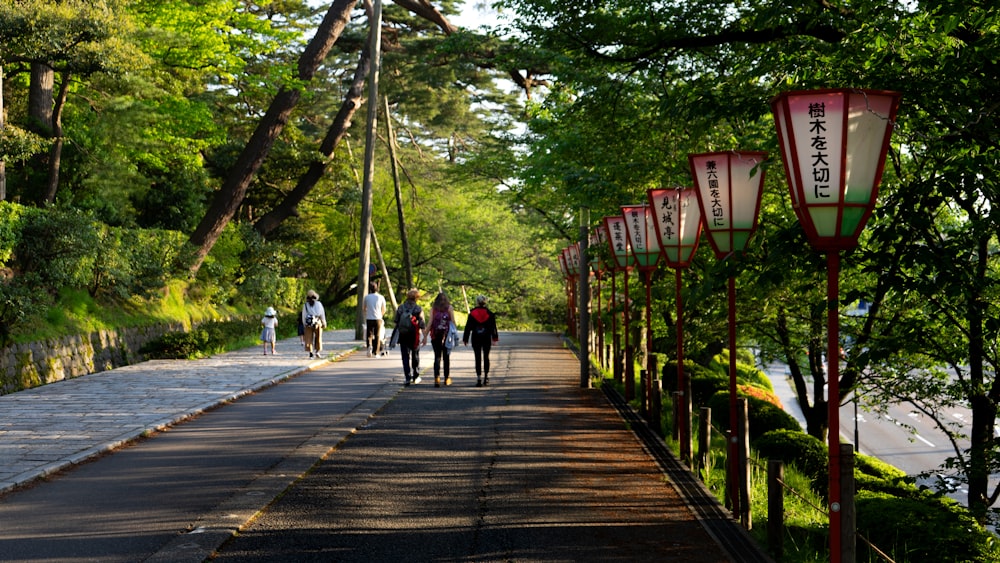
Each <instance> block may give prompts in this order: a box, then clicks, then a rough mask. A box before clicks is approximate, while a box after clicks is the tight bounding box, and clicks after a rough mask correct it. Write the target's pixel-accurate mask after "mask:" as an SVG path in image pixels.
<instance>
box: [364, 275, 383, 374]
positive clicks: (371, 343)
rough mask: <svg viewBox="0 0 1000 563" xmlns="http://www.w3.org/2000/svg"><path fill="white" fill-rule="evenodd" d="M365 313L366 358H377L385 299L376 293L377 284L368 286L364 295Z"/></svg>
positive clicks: (373, 283) (379, 349) (380, 341)
mask: <svg viewBox="0 0 1000 563" xmlns="http://www.w3.org/2000/svg"><path fill="white" fill-rule="evenodd" d="M363 309H364V313H365V328H366V329H367V335H366V339H365V342H366V344H367V346H368V357H369V358H371V357H372V356H375V357H378V355H379V353H380V352H381V351H382V350H381V348H382V334H384V333H383V332H382V331H383V328H382V327H383V326H384V324H383V323H384V319H383V317H385V297H382V294H380V293H379V292H378V282H371V283H370V284H368V295H365V300H364V303H363Z"/></svg>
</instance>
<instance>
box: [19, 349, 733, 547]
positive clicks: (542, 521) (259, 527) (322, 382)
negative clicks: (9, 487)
mask: <svg viewBox="0 0 1000 563" xmlns="http://www.w3.org/2000/svg"><path fill="white" fill-rule="evenodd" d="M421 356H422V365H424V366H425V367H427V368H429V367H430V363H431V358H432V354H431V353H430V350H429V348H425V349H424V351H423V353H422V354H421ZM493 360H494V368H493V371H492V372H491V381H492V382H493V385H491V386H490V387H488V388H477V387H475V385H474V383H475V378H474V375H473V369H472V354H471V351H469V350H468V349H464V348H463V349H460V350H458V351H457V352H455V353H454V355H453V357H452V370H453V379H454V381H455V383H454V385H452V386H450V387H442V388H434V387H433V383H432V377H431V376H430V372H429V371H428V373H427V374H426V375H425V382H424V383H423V384H421V385H417V386H410V387H405V388H403V387H401V386H400V383H401V381H402V374H401V366H400V362H399V357H398V352H395V353H393V354H392V355H391V356H390V357H388V358H366V357H364V355H363V354H355V355H353V356H351V357H349V358H347V359H346V360H343V361H339V362H336V363H333V364H330V365H328V366H325V367H322V368H320V369H318V370H315V371H312V372H309V373H306V374H303V375H300V376H297V377H295V378H293V379H290V380H287V381H285V382H283V383H281V384H279V385H275V386H273V387H270V388H267V389H265V390H263V391H260V392H257V393H255V394H252V395H249V396H246V397H244V398H242V399H240V400H238V401H235V402H233V403H231V404H229V405H226V406H224V407H222V408H218V409H214V410H211V411H209V412H206V413H205V414H203V415H201V416H199V417H197V418H194V419H192V420H189V421H187V422H185V423H183V424H179V425H177V426H175V427H172V428H171V429H169V430H168V431H165V432H161V433H157V434H155V435H153V436H152V437H150V438H148V439H143V440H140V441H139V442H137V443H136V444H134V445H131V446H130V447H126V448H123V449H120V450H118V451H115V452H113V453H111V454H108V455H105V456H103V457H101V458H100V459H97V460H94V461H92V462H89V463H85V464H82V465H79V466H76V467H74V468H72V469H71V470H68V471H65V472H63V473H60V474H56V475H54V476H51V477H50V478H48V479H46V480H45V481H42V482H39V483H37V484H35V485H33V486H31V487H29V488H27V489H23V490H18V491H15V492H12V493H9V494H7V495H5V496H4V497H3V498H0V560H3V561H31V562H39V563H41V562H69V561H72V562H81V561H101V562H118V561H150V562H159V561H169V562H182V561H192V562H193V561H202V560H204V559H206V558H207V557H209V556H212V554H213V552H216V553H215V555H214V558H215V559H216V560H219V561H362V560H363V561H369V562H372V561H398V560H401V559H408V560H413V561H512V560H517V561H602V562H603V561H654V560H655V561H662V560H664V559H667V560H672V561H683V562H689V563H703V562H721V561H729V560H730V559H729V557H727V556H726V555H725V554H724V553H723V552H722V550H721V549H720V548H719V547H718V545H717V544H716V543H715V542H714V541H713V540H712V538H711V537H710V536H709V535H708V533H707V532H706V531H705V530H704V528H703V527H702V526H701V525H700V524H699V523H698V521H697V520H696V518H695V517H694V516H693V513H692V512H691V511H690V509H689V508H688V506H687V504H686V503H685V500H684V499H683V498H682V497H681V496H680V495H679V494H678V493H677V491H676V490H675V489H674V488H673V487H672V486H671V485H670V484H669V483H667V482H666V479H665V478H664V475H663V472H662V471H661V470H660V469H659V467H658V466H657V465H656V464H655V463H654V462H653V460H652V459H651V458H650V457H649V455H648V454H647V453H646V451H645V450H643V448H642V446H641V444H640V443H639V442H638V441H637V439H636V438H635V436H634V435H633V434H632V432H630V431H629V430H628V429H627V428H626V427H625V424H623V421H622V420H621V418H620V417H619V416H618V415H617V413H616V412H615V411H614V409H613V408H612V407H610V406H609V405H608V403H607V402H606V400H605V399H604V397H603V395H602V394H601V392H600V391H597V390H581V389H579V387H578V385H579V379H578V378H579V364H578V362H577V361H576V359H575V356H573V355H572V354H571V353H570V352H569V351H567V350H565V349H564V348H563V346H562V341H561V340H560V339H559V338H558V336H556V335H550V334H516V335H512V334H507V333H504V334H503V335H502V341H501V344H500V346H499V347H498V348H495V349H494V353H493ZM237 531H238V536H237V537H235V538H234V539H229V538H232V537H233V535H234V534H235V533H236V532H237ZM227 540H229V541H227ZM220 546H221V548H220Z"/></svg>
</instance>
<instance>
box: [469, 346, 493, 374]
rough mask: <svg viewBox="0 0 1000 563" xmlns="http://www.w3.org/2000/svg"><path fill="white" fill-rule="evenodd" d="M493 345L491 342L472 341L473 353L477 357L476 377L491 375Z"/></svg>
mask: <svg viewBox="0 0 1000 563" xmlns="http://www.w3.org/2000/svg"><path fill="white" fill-rule="evenodd" d="M492 346H493V343H492V342H490V341H489V340H487V341H485V342H477V341H476V339H472V352H473V354H474V355H475V357H476V377H479V376H480V375H482V374H483V373H486V375H487V376H489V375H490V348H491V347H492Z"/></svg>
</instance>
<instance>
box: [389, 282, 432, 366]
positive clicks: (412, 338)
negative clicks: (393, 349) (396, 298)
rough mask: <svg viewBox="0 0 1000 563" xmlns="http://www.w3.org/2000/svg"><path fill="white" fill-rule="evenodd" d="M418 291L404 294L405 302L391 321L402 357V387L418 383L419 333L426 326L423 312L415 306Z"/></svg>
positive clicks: (418, 306)
mask: <svg viewBox="0 0 1000 563" xmlns="http://www.w3.org/2000/svg"><path fill="white" fill-rule="evenodd" d="M419 298H420V290H418V289H410V290H409V291H407V292H406V301H403V304H402V305H400V306H399V308H398V309H396V316H395V318H394V319H393V322H394V323H395V325H396V327H395V328H394V329H393V331H394V332H395V333H396V342H397V344H399V351H400V353H401V354H402V356H403V376H404V379H405V382H404V385H409V384H410V383H413V384H417V383H420V381H421V379H420V332H421V331H422V330H424V328H425V327H426V326H427V325H426V322H425V321H424V310H423V309H421V308H420V305H417V299H419Z"/></svg>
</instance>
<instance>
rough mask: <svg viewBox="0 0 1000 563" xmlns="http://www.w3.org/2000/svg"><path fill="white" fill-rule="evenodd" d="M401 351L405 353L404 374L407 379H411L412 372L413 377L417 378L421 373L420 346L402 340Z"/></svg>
mask: <svg viewBox="0 0 1000 563" xmlns="http://www.w3.org/2000/svg"><path fill="white" fill-rule="evenodd" d="M399 351H400V352H401V353H402V355H403V375H404V376H405V377H406V381H407V382H409V381H410V374H411V373H412V374H413V379H416V378H417V376H418V375H420V347H419V346H414V345H412V344H404V343H402V342H400V343H399ZM411 366H412V369H411Z"/></svg>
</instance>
